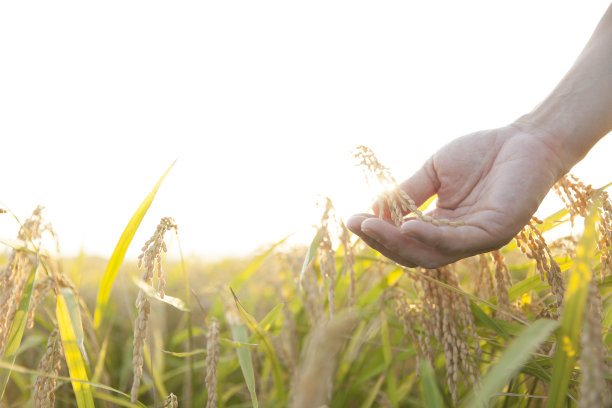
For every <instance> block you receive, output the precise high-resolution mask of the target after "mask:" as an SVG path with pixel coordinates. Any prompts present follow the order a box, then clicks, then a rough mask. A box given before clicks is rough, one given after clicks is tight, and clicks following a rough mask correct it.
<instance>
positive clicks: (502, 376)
mask: <svg viewBox="0 0 612 408" xmlns="http://www.w3.org/2000/svg"><path fill="white" fill-rule="evenodd" d="M558 326H559V322H556V321H554V320H546V319H542V320H538V321H536V322H535V323H533V324H532V325H531V326H528V327H526V328H525V329H524V330H523V331H522V332H521V333H520V334H519V336H518V337H517V338H515V339H514V340H513V341H512V342H511V343H510V344H509V345H508V347H507V348H506V350H505V351H504V352H503V353H502V355H501V356H500V358H499V360H498V361H497V363H495V365H493V366H492V367H491V368H489V370H488V371H487V374H486V375H485V377H484V378H483V379H482V383H481V386H480V387H479V388H478V389H477V390H476V392H475V393H473V394H472V395H471V397H470V398H469V400H468V403H467V404H465V405H464V406H466V407H486V406H488V403H489V399H490V398H491V397H493V395H494V394H495V393H498V392H501V391H502V389H503V387H504V386H505V385H506V384H507V383H508V381H510V379H511V378H512V377H513V376H514V375H515V374H516V373H517V372H518V371H519V370H520V369H521V367H522V366H523V364H525V363H526V362H527V360H528V359H529V356H530V355H531V353H532V352H534V351H535V350H536V349H537V347H538V346H539V345H540V343H542V342H543V341H544V340H546V338H548V336H549V335H550V333H552V331H553V330H554V329H555V328H557V327H558Z"/></svg>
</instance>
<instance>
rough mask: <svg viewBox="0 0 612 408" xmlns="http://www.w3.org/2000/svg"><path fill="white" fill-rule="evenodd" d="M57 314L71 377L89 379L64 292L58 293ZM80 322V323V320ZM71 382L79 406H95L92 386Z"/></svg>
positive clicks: (83, 407) (91, 407) (84, 407)
mask: <svg viewBox="0 0 612 408" xmlns="http://www.w3.org/2000/svg"><path fill="white" fill-rule="evenodd" d="M73 314H74V313H73ZM56 316H57V324H58V326H59V332H60V336H61V338H62V346H63V347H64V357H65V358H66V364H67V365H68V372H69V373H70V377H71V378H73V379H76V380H83V381H89V379H88V377H87V368H86V364H85V359H84V358H83V355H82V354H81V349H80V347H79V343H78V340H77V335H76V330H75V328H74V324H73V321H72V318H71V313H70V310H69V309H68V304H67V303H66V299H65V298H64V294H63V293H62V292H60V293H58V294H57V309H56ZM78 323H79V324H80V322H78ZM71 382H72V389H73V390H74V395H75V397H76V402H77V406H78V407H79V408H93V407H95V405H94V401H93V394H92V391H91V386H90V385H89V384H87V383H82V382H79V381H71Z"/></svg>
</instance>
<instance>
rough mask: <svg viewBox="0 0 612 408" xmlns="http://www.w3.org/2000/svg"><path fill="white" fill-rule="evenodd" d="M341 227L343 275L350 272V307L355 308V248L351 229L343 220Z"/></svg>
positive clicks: (350, 308)
mask: <svg viewBox="0 0 612 408" xmlns="http://www.w3.org/2000/svg"><path fill="white" fill-rule="evenodd" d="M340 228H341V231H342V232H341V234H340V242H341V243H342V247H343V248H344V265H343V267H342V275H346V274H348V276H349V295H348V308H349V310H353V306H355V249H354V248H353V246H352V245H351V238H350V235H349V230H348V228H346V225H344V222H342V221H340Z"/></svg>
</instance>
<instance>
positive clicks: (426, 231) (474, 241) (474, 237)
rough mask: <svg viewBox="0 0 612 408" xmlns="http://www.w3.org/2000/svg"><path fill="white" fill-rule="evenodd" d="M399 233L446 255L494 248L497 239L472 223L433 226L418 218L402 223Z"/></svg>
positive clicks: (460, 254)
mask: <svg viewBox="0 0 612 408" xmlns="http://www.w3.org/2000/svg"><path fill="white" fill-rule="evenodd" d="M400 233H401V234H402V235H403V236H405V237H407V238H412V239H415V240H417V241H419V242H421V243H423V244H424V245H426V246H428V247H430V248H434V249H436V250H439V251H441V252H444V253H446V254H448V255H457V256H463V255H473V254H476V253H479V252H483V251H484V250H488V249H495V247H496V244H497V242H496V241H497V240H496V239H495V238H494V237H493V236H492V235H491V234H490V233H489V232H488V231H486V230H484V229H483V228H481V227H478V226H474V225H462V226H435V225H432V224H430V223H428V222H422V221H419V220H408V221H406V222H405V223H404V224H402V226H401V228H400Z"/></svg>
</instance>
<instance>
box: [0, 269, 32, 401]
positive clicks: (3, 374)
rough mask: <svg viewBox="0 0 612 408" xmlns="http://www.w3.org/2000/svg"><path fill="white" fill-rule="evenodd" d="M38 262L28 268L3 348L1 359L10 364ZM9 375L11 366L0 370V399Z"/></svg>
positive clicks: (13, 360) (21, 331)
mask: <svg viewBox="0 0 612 408" xmlns="http://www.w3.org/2000/svg"><path fill="white" fill-rule="evenodd" d="M37 264H38V262H35V263H34V266H33V267H32V269H31V270H30V275H29V276H28V280H27V281H26V284H25V286H24V288H23V292H21V300H20V301H19V307H18V309H17V311H16V313H15V318H14V319H13V324H11V328H10V329H9V335H8V338H7V342H6V347H5V348H4V355H3V356H2V361H3V362H6V363H8V364H9V365H10V366H12V365H13V364H14V363H15V358H16V357H17V351H18V350H19V345H20V344H21V339H22V338H23V332H24V330H25V326H26V322H27V319H28V310H29V309H30V300H31V299H32V292H33V291H34V281H35V280H36V271H37V270H38V265H37ZM10 376H11V368H4V369H2V370H0V400H2V397H3V396H4V391H5V390H6V385H7V384H8V381H9V377H10Z"/></svg>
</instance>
